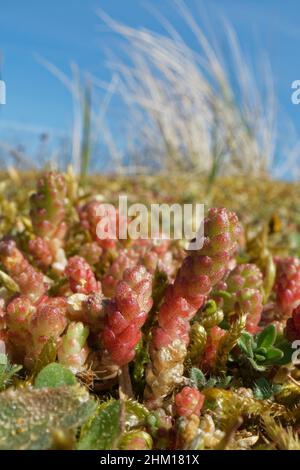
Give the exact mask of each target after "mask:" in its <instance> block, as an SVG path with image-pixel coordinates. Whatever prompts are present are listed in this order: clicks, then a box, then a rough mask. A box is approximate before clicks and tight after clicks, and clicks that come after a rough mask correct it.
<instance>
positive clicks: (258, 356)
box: [255, 354, 266, 362]
mask: <svg viewBox="0 0 300 470" xmlns="http://www.w3.org/2000/svg"><path fill="white" fill-rule="evenodd" d="M255 360H256V361H258V362H265V360H266V357H265V356H262V355H261V354H255Z"/></svg>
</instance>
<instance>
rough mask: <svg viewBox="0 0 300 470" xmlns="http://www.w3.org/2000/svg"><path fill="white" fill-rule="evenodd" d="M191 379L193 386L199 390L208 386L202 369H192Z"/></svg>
mask: <svg viewBox="0 0 300 470" xmlns="http://www.w3.org/2000/svg"><path fill="white" fill-rule="evenodd" d="M190 379H191V381H192V383H193V385H194V386H195V387H197V388H199V389H202V388H203V387H205V385H206V378H205V375H204V374H203V372H202V371H201V370H200V369H197V367H192V368H191V371H190Z"/></svg>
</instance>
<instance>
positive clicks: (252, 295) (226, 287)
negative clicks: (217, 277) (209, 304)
mask: <svg viewBox="0 0 300 470" xmlns="http://www.w3.org/2000/svg"><path fill="white" fill-rule="evenodd" d="M262 288H263V276H262V273H261V272H260V270H259V268H258V267H257V266H256V265H255V264H240V265H238V266H236V268H234V269H233V270H232V271H231V272H230V273H229V275H228V277H227V278H226V280H225V281H224V282H221V283H220V284H219V285H218V286H216V291H217V292H216V297H218V291H221V292H219V295H222V293H223V294H224V295H223V296H222V298H221V302H220V303H221V305H222V309H223V312H224V314H225V315H226V314H227V315H230V314H233V315H235V312H236V311H240V312H245V313H246V314H247V322H246V329H247V330H248V331H249V332H250V333H256V332H257V331H258V325H259V323H260V320H261V314H262V311H263V295H262Z"/></svg>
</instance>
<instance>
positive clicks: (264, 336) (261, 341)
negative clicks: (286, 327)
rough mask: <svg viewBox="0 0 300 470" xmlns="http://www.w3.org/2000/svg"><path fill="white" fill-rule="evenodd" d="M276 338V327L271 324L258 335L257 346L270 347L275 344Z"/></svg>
mask: <svg viewBox="0 0 300 470" xmlns="http://www.w3.org/2000/svg"><path fill="white" fill-rule="evenodd" d="M275 340H276V328H275V326H274V325H269V326H267V327H266V328H265V329H264V330H263V331H262V332H261V333H260V334H259V335H258V336H257V347H258V348H261V347H262V348H265V349H268V348H270V347H271V346H273V344H274V343H275Z"/></svg>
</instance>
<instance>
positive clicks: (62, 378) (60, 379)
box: [34, 362, 76, 388]
mask: <svg viewBox="0 0 300 470" xmlns="http://www.w3.org/2000/svg"><path fill="white" fill-rule="evenodd" d="M75 384H76V378H75V376H74V374H73V373H72V372H71V371H70V369H68V368H67V367H65V366H62V365H61V364H57V363H56V362H53V363H52V364H48V365H47V366H46V367H44V369H42V370H41V372H39V374H38V375H37V377H36V379H35V381H34V387H35V388H43V387H62V386H63V385H75Z"/></svg>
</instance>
